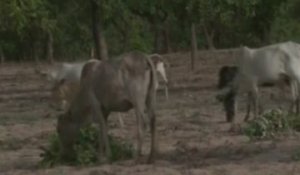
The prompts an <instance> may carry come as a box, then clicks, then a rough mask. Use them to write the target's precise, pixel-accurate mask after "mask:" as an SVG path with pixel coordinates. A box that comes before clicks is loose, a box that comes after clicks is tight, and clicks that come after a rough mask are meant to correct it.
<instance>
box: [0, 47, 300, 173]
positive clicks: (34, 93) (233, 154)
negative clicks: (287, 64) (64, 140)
mask: <svg viewBox="0 0 300 175" xmlns="http://www.w3.org/2000/svg"><path fill="white" fill-rule="evenodd" d="M232 56H233V53H231V52H223V51H222V52H214V53H211V52H201V53H200V54H199V57H198V59H197V61H196V63H197V64H196V70H195V71H194V72H193V73H192V72H191V71H190V68H189V58H188V54H181V53H177V54H170V55H167V56H166V59H167V60H168V61H169V63H170V67H169V69H168V75H169V78H170V81H171V82H170V87H171V88H170V90H171V92H170V99H169V100H168V101H166V100H165V98H164V96H163V94H162V93H161V92H159V97H158V110H157V113H158V117H157V118H158V122H157V123H158V136H159V139H158V140H159V151H160V154H159V156H158V159H157V162H156V163H155V164H153V165H146V164H135V163H134V162H133V160H127V161H120V162H115V163H113V164H111V165H99V166H92V167H67V166H57V167H54V168H51V169H41V168H39V167H38V166H37V164H38V162H39V161H40V157H39V154H40V153H41V150H40V149H39V147H40V146H44V145H45V144H47V139H48V136H49V135H50V134H51V133H52V132H54V130H55V125H56V118H55V116H56V113H55V112H54V111H53V110H51V109H50V108H49V106H48V104H47V101H48V100H49V87H48V85H47V82H46V81H45V80H42V79H41V78H40V77H39V76H38V75H36V74H35V73H34V67H35V66H36V65H35V64H33V63H24V64H5V65H1V66H0V111H1V113H0V174H1V175H2V174H5V175H6V174H12V175H17V174H20V175H25V174H30V175H32V174H39V175H44V174H49V175H52V174H53V175H65V174H66V175H67V174H88V175H97V174H118V175H120V174H124V175H135V174H144V175H152V174H162V175H179V174H186V175H194V174H195V175H250V174H251V175H283V174H289V175H293V174H295V175H296V174H300V163H299V162H297V161H294V160H293V159H292V156H293V155H294V154H295V152H296V151H297V150H300V142H299V137H297V136H294V135H293V136H288V137H285V138H283V139H278V140H264V141H259V142H250V141H249V139H248V138H247V137H246V136H244V135H242V134H241V133H240V132H237V131H235V132H233V131H231V130H230V128H231V125H230V124H227V123H225V122H224V121H225V118H224V113H223V111H222V106H221V104H219V103H218V102H216V100H215V98H214V94H215V89H216V82H217V71H218V69H219V68H220V66H222V65H224V64H231V63H232ZM42 66H44V67H46V66H47V65H42ZM288 95H289V93H288V91H287V90H286V92H282V91H280V90H278V89H276V88H272V89H267V90H263V92H262V95H261V97H262V99H263V102H264V104H266V105H265V108H266V109H268V108H272V107H278V106H283V107H284V106H286V102H287V101H288V97H289V96H288ZM244 100H245V99H244V98H241V99H240V100H239V101H240V102H241V105H240V108H239V110H240V113H239V115H238V120H239V121H241V118H242V117H243V114H241V112H242V111H243V110H244V105H242V104H243V101H244ZM124 120H125V127H124V128H120V126H119V123H118V122H117V121H118V120H117V117H116V116H115V115H113V116H111V117H110V119H109V124H110V132H111V133H112V134H113V135H115V136H117V137H120V138H123V139H125V140H128V141H130V142H135V135H134V131H135V117H134V115H132V113H129V114H128V115H127V116H126V118H124ZM148 143H149V134H147V138H146V144H145V145H147V148H146V150H145V153H144V154H145V156H146V155H147V153H148V152H147V151H148V148H149V147H148Z"/></svg>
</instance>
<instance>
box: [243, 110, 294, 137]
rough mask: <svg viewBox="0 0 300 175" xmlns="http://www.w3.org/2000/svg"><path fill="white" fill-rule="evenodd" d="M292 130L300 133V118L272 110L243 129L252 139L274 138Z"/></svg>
mask: <svg viewBox="0 0 300 175" xmlns="http://www.w3.org/2000/svg"><path fill="white" fill-rule="evenodd" d="M290 130H294V131H300V117H299V116H298V115H295V114H287V113H284V112H283V111H281V110H270V111H268V112H266V113H264V114H263V115H262V116H260V117H258V118H256V119H254V120H252V121H250V122H249V123H247V125H246V127H245V128H244V129H243V131H244V133H245V134H246V135H247V136H248V137H249V138H250V139H264V138H273V137H275V136H276V135H278V134H279V133H283V132H287V131H290Z"/></svg>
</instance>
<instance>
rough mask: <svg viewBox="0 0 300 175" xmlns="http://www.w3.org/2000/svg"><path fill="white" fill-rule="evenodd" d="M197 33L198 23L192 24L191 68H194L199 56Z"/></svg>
mask: <svg viewBox="0 0 300 175" xmlns="http://www.w3.org/2000/svg"><path fill="white" fill-rule="evenodd" d="M197 50H198V48H197V34H196V24H195V23H192V25H191V70H192V71H193V70H194V67H195V60H196V56H197Z"/></svg>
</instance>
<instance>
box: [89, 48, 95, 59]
mask: <svg viewBox="0 0 300 175" xmlns="http://www.w3.org/2000/svg"><path fill="white" fill-rule="evenodd" d="M90 56H91V59H96V57H95V48H94V47H93V46H92V47H91V55H90Z"/></svg>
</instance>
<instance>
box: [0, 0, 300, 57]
mask: <svg viewBox="0 0 300 175" xmlns="http://www.w3.org/2000/svg"><path fill="white" fill-rule="evenodd" d="M299 8H300V0H251V1H246V0H64V1H60V0H1V1H0V57H1V60H2V61H4V60H8V61H10V60H49V61H51V60H53V59H55V60H61V59H77V58H89V57H90V56H91V55H94V56H95V57H97V58H103V59H105V58H107V57H108V55H110V56H113V55H117V54H120V53H123V52H125V51H129V50H133V49H139V50H142V51H145V52H148V53H150V52H158V53H168V52H174V51H181V50H190V49H191V48H193V49H194V50H195V49H197V48H199V49H215V48H217V49H218V48H228V47H238V46H240V45H242V44H243V45H249V46H253V47H255V46H262V45H265V44H270V43H274V42H280V41H285V40H294V41H300V23H299V19H300V18H299V17H300V12H299V11H298V9H299Z"/></svg>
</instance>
